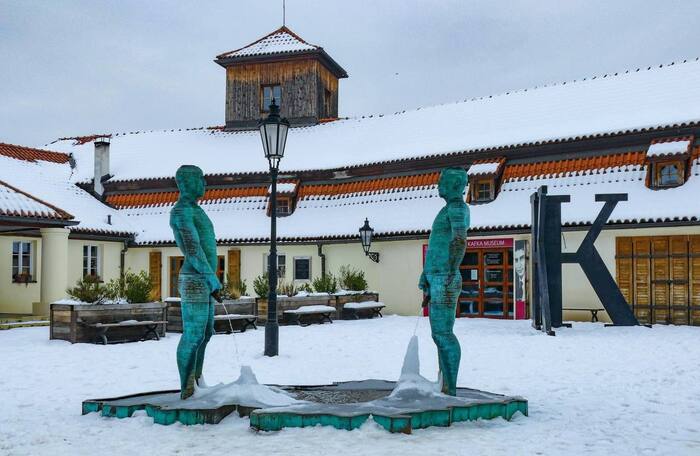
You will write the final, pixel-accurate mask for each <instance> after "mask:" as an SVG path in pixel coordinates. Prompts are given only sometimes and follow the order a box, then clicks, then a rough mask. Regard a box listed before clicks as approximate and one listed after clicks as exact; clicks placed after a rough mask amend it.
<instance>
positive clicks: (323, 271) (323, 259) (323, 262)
mask: <svg viewBox="0 0 700 456" xmlns="http://www.w3.org/2000/svg"><path fill="white" fill-rule="evenodd" d="M316 247H318V256H319V257H320V258H321V277H323V276H325V275H326V255H325V254H324V253H323V243H321V242H319V243H318V244H316Z"/></svg>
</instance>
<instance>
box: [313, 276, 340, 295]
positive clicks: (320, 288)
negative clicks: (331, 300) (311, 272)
mask: <svg viewBox="0 0 700 456" xmlns="http://www.w3.org/2000/svg"><path fill="white" fill-rule="evenodd" d="M311 284H312V286H313V287H314V291H315V292H317V293H335V292H336V291H338V280H337V279H336V278H335V277H334V276H333V274H324V275H322V276H321V277H316V278H315V279H314V280H313V282H312V283H311Z"/></svg>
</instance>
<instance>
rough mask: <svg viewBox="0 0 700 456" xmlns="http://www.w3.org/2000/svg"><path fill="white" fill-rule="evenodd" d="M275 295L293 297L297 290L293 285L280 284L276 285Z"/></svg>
mask: <svg viewBox="0 0 700 456" xmlns="http://www.w3.org/2000/svg"><path fill="white" fill-rule="evenodd" d="M277 294H278V295H286V296H294V295H296V294H297V290H296V288H295V287H294V284H293V283H286V282H280V283H279V284H277Z"/></svg>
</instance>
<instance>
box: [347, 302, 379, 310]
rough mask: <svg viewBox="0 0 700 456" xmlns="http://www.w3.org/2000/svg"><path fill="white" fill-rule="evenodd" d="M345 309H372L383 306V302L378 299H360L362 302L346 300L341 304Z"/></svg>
mask: <svg viewBox="0 0 700 456" xmlns="http://www.w3.org/2000/svg"><path fill="white" fill-rule="evenodd" d="M343 307H344V308H345V309H374V308H377V307H385V306H384V303H383V302H380V301H362V302H348V303H345V304H343Z"/></svg>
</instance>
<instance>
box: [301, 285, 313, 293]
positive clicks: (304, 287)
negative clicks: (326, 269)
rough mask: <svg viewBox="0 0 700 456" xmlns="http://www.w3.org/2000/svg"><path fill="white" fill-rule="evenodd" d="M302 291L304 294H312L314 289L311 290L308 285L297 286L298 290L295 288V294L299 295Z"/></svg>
mask: <svg viewBox="0 0 700 456" xmlns="http://www.w3.org/2000/svg"><path fill="white" fill-rule="evenodd" d="M302 291H303V292H304V293H313V292H314V289H313V288H311V284H310V283H302V284H301V285H299V288H297V293H301V292H302Z"/></svg>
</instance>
